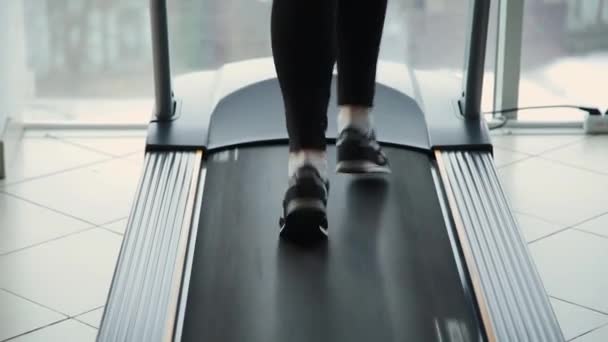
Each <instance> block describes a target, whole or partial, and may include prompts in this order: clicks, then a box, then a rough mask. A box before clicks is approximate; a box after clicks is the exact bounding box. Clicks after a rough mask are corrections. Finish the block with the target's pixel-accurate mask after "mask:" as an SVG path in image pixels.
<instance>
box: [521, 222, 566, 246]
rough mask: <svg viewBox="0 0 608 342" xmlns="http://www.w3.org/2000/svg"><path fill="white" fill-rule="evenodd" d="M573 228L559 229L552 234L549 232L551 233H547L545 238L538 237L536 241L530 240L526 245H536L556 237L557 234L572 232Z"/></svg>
mask: <svg viewBox="0 0 608 342" xmlns="http://www.w3.org/2000/svg"><path fill="white" fill-rule="evenodd" d="M573 228H574V227H572V226H568V227H565V228H561V229H559V230H556V231H554V232H551V233H549V234H547V235H545V236H542V237H539V238H537V239H533V240H530V241H529V242H528V245H531V244H533V243H536V242H539V241H542V240H544V239H546V238H549V237H552V236H554V235H557V234H559V233H563V232H565V231H567V230H572V229H573Z"/></svg>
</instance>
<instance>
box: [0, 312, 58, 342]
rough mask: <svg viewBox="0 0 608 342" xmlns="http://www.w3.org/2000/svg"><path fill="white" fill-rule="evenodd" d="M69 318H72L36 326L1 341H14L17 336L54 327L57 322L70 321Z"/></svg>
mask: <svg viewBox="0 0 608 342" xmlns="http://www.w3.org/2000/svg"><path fill="white" fill-rule="evenodd" d="M69 320H70V318H65V319H62V320H60V321H56V322H53V323H50V324H47V325H44V326H41V327H38V328H36V329H32V330H29V331H26V332H24V333H21V334H19V335H15V336H13V337H9V338H8V339H6V340H2V341H0V342H9V341H12V340H14V339H16V338H19V337H22V336H25V335H28V334H31V333H33V332H36V331H39V330H42V329H46V328H49V327H52V326H53V325H57V324H59V323H63V322H66V321H69Z"/></svg>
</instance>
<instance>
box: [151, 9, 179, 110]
mask: <svg viewBox="0 0 608 342" xmlns="http://www.w3.org/2000/svg"><path fill="white" fill-rule="evenodd" d="M150 21H151V24H152V52H153V54H152V58H153V62H154V94H155V97H156V98H155V99H156V113H155V114H156V117H157V118H158V119H159V120H169V119H171V117H172V116H173V108H174V105H173V92H172V90H171V64H170V59H169V28H168V24H167V2H166V0H150Z"/></svg>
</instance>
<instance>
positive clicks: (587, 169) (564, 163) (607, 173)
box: [537, 155, 608, 176]
mask: <svg viewBox="0 0 608 342" xmlns="http://www.w3.org/2000/svg"><path fill="white" fill-rule="evenodd" d="M537 158H538V159H541V160H544V161H548V162H553V163H556V164H559V165H562V166H567V167H570V168H573V169H578V170H582V171H587V172H591V173H594V174H597V175H601V176H608V172H601V171H598V170H593V169H589V168H586V167H583V166H580V165H576V164H570V163H568V162H564V161H561V160H557V159H552V158H549V157H546V156H542V155H541V156H537Z"/></svg>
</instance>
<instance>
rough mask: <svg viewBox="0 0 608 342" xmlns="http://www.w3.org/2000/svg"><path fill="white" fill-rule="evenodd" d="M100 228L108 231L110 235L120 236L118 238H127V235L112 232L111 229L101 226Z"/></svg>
mask: <svg viewBox="0 0 608 342" xmlns="http://www.w3.org/2000/svg"><path fill="white" fill-rule="evenodd" d="M99 228H101V229H103V230H106V231H108V232H109V233H112V234H116V235H118V236H121V237H124V236H125V234H124V233H120V232H117V231H115V230H112V229H110V228H108V227H104V226H99Z"/></svg>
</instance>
